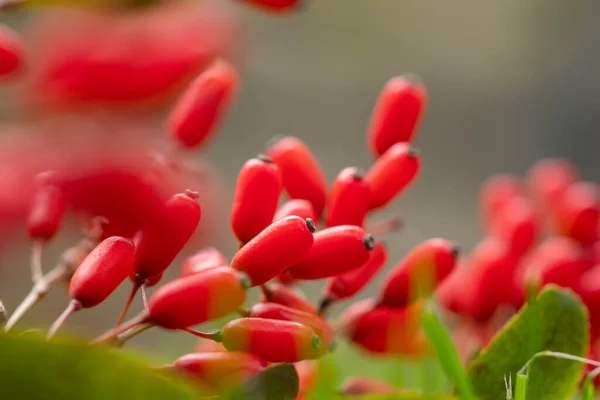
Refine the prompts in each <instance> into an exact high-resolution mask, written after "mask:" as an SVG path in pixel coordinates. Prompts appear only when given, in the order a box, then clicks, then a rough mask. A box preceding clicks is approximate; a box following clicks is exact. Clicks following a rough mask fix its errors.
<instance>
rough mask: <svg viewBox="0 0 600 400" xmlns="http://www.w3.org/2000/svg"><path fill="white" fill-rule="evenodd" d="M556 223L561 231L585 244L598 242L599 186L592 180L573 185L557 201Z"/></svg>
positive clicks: (599, 224) (599, 222) (599, 217)
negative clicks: (591, 181)
mask: <svg viewBox="0 0 600 400" xmlns="http://www.w3.org/2000/svg"><path fill="white" fill-rule="evenodd" d="M556 223H557V227H558V230H559V232H560V233H562V234H563V235H565V236H568V237H571V238H573V239H575V240H576V241H577V242H579V243H580V244H581V245H583V246H589V245H592V244H594V243H595V242H597V241H598V239H599V237H598V233H599V232H600V198H599V197H598V187H597V186H596V185H595V184H593V183H590V182H577V183H574V184H573V185H571V186H570V187H569V188H568V189H567V190H566V191H565V192H564V193H563V196H562V197H561V198H560V199H559V200H558V201H557V207H556Z"/></svg>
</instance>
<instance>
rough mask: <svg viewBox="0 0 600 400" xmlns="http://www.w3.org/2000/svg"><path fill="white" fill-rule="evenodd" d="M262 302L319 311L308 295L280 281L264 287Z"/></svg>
mask: <svg viewBox="0 0 600 400" xmlns="http://www.w3.org/2000/svg"><path fill="white" fill-rule="evenodd" d="M261 302H263V303H275V304H281V305H283V306H288V307H291V308H295V309H296V310H300V311H305V312H307V313H311V314H316V313H317V309H316V308H315V306H313V305H312V304H310V302H309V301H308V300H307V299H306V297H304V296H303V295H302V294H300V293H299V292H298V291H297V290H294V289H292V288H289V287H287V286H285V285H282V284H279V283H269V284H268V285H265V286H264V287H263V295H262V296H261Z"/></svg>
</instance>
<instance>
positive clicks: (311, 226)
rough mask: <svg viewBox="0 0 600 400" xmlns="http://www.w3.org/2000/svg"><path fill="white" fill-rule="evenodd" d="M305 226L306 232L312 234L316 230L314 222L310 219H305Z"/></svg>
mask: <svg viewBox="0 0 600 400" xmlns="http://www.w3.org/2000/svg"><path fill="white" fill-rule="evenodd" d="M306 226H307V227H308V230H309V231H311V232H312V233H315V231H316V230H317V226H316V225H315V221H313V220H312V218H306Z"/></svg>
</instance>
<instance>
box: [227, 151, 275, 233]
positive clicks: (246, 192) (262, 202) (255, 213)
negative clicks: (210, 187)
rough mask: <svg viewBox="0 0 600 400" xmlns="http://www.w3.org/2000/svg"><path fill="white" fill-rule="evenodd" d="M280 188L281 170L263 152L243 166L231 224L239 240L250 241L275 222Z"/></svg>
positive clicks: (232, 210)
mask: <svg viewBox="0 0 600 400" xmlns="http://www.w3.org/2000/svg"><path fill="white" fill-rule="evenodd" d="M281 190H282V181H281V172H280V170H279V167H278V166H277V165H275V164H274V163H273V161H272V160H271V159H270V158H269V157H266V156H263V155H260V156H258V157H257V158H253V159H251V160H249V161H247V162H246V163H245V164H244V165H243V166H242V169H241V170H240V173H239V175H238V178H237V185H236V187H235V194H234V196H233V207H232V209H231V227H232V229H233V232H234V233H235V236H236V237H237V238H238V240H239V241H240V242H242V243H247V242H249V241H250V240H252V238H253V237H255V236H256V235H258V234H259V233H260V232H261V231H262V230H263V229H265V228H266V227H267V226H269V225H270V224H271V222H273V217H274V216H275V212H276V211H277V204H278V202H279V196H280V195H281Z"/></svg>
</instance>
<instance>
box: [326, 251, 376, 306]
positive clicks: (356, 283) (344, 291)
mask: <svg viewBox="0 0 600 400" xmlns="http://www.w3.org/2000/svg"><path fill="white" fill-rule="evenodd" d="M387 258H388V255H387V249H386V247H385V245H384V244H383V243H382V242H381V241H376V242H375V247H373V250H372V251H371V254H370V255H369V259H368V260H367V262H366V263H364V264H363V265H362V266H360V267H358V268H357V269H355V270H353V271H349V272H346V273H345V274H341V275H338V276H335V277H333V278H331V279H330V280H329V282H328V284H327V287H326V288H325V293H324V295H323V301H322V302H321V308H324V307H326V306H327V305H328V304H330V303H332V302H334V301H337V300H343V299H348V298H351V297H352V296H354V295H355V294H357V293H358V292H359V291H360V290H361V289H363V288H364V287H365V286H367V285H368V284H369V283H370V282H371V280H372V279H373V278H374V277H375V275H377V273H378V272H379V271H380V270H381V269H382V268H383V266H384V265H385V263H386V262H387Z"/></svg>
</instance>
